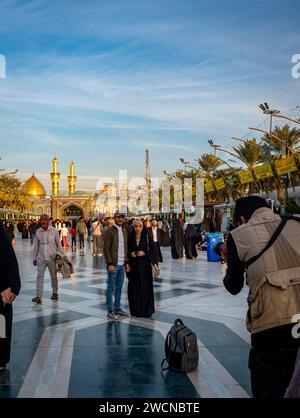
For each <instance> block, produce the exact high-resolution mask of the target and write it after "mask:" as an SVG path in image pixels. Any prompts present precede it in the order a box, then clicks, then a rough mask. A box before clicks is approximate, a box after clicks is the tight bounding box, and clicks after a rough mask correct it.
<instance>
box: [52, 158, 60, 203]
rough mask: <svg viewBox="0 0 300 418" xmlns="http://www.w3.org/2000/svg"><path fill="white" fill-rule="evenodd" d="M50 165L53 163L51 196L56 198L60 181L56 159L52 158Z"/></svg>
mask: <svg viewBox="0 0 300 418" xmlns="http://www.w3.org/2000/svg"><path fill="white" fill-rule="evenodd" d="M52 163H53V172H52V173H51V181H52V195H53V196H58V195H59V181H60V173H59V172H58V159H57V158H56V157H54V158H53V160H52Z"/></svg>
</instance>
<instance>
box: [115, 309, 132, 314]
mask: <svg viewBox="0 0 300 418" xmlns="http://www.w3.org/2000/svg"><path fill="white" fill-rule="evenodd" d="M114 313H115V315H120V316H129V315H128V313H127V312H124V311H123V310H122V309H117V310H115V311H114Z"/></svg>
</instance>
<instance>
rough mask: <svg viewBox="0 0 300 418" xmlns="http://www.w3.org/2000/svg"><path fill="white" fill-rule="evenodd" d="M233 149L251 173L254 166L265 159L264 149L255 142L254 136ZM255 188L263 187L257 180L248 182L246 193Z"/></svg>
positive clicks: (251, 192)
mask: <svg viewBox="0 0 300 418" xmlns="http://www.w3.org/2000/svg"><path fill="white" fill-rule="evenodd" d="M233 149H234V151H235V153H236V155H237V157H238V158H239V159H240V160H241V161H242V162H243V163H244V164H245V165H246V166H247V167H248V169H249V170H251V172H252V174H253V168H254V166H255V165H256V164H258V163H261V162H264V161H265V154H264V151H263V149H262V146H261V144H259V143H257V142H256V138H252V139H247V140H245V141H244V142H243V143H242V144H239V145H238V146H237V147H234V148H233ZM256 188H258V190H259V189H263V185H262V183H261V182H260V181H259V180H257V182H254V183H250V184H249V189H248V194H249V195H250V194H253V193H254V192H255V189H256Z"/></svg>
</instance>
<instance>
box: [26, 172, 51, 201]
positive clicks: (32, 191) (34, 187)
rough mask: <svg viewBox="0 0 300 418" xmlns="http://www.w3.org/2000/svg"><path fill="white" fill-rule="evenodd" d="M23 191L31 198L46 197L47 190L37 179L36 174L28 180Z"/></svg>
mask: <svg viewBox="0 0 300 418" xmlns="http://www.w3.org/2000/svg"><path fill="white" fill-rule="evenodd" d="M23 191H24V192H25V194H26V195H27V196H30V197H44V196H46V190H45V188H44V186H43V185H42V183H41V182H40V181H39V180H38V179H37V178H36V177H35V175H34V174H32V176H31V177H30V179H28V180H27V181H26V182H25V184H24V186H23Z"/></svg>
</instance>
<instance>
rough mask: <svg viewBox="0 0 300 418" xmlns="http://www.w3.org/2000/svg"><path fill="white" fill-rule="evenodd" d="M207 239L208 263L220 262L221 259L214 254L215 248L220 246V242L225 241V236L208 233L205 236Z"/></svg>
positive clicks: (218, 233) (217, 233)
mask: <svg viewBox="0 0 300 418" xmlns="http://www.w3.org/2000/svg"><path fill="white" fill-rule="evenodd" d="M205 237H206V241H207V261H213V262H218V261H220V260H221V257H220V256H218V255H217V254H216V253H215V252H214V248H215V246H216V245H217V244H218V242H222V241H223V234H221V233H220V232H216V233H207V234H205Z"/></svg>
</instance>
